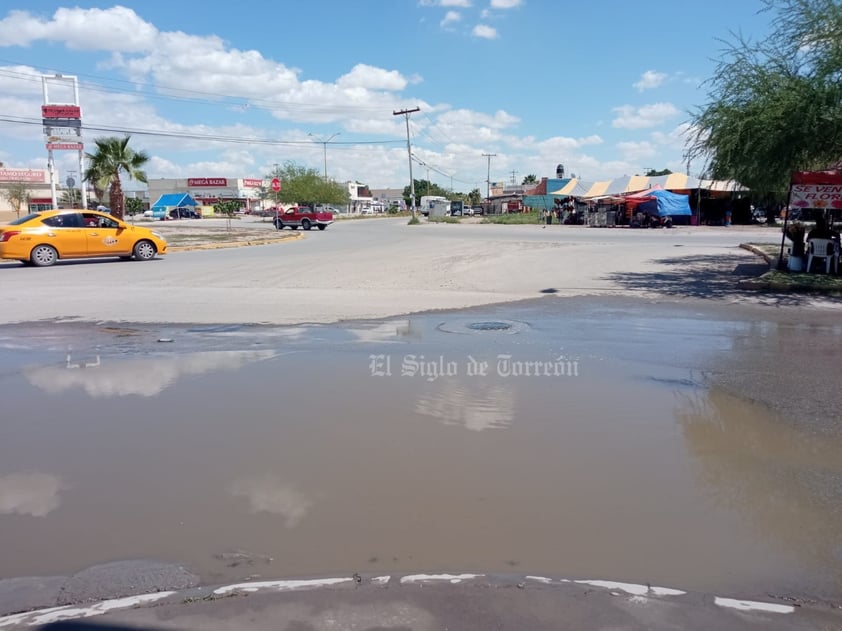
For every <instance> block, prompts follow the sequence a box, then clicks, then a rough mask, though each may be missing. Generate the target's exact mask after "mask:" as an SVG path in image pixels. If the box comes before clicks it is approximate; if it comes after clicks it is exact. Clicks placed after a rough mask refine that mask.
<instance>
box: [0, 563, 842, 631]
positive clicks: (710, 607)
mask: <svg viewBox="0 0 842 631" xmlns="http://www.w3.org/2000/svg"><path fill="white" fill-rule="evenodd" d="M434 587H438V588H448V589H447V591H445V592H441V591H439V592H438V593H439V594H442V595H445V596H446V595H447V593H448V592H450V593H452V594H453V595H458V594H459V592H453V591H452V590H455V589H462V590H464V589H466V588H467V589H475V590H477V591H476V594H477V595H478V596H477V597H480V598H481V597H482V596H483V594H485V595H486V596H485V597H486V598H493V595H492V596H491V597H489V596H488V595H487V594H489V593H490V592H489V590H490V589H492V588H496V589H495V590H494V591H495V593H496V594H497V595H498V596H501V595H502V594H504V593H506V592H509V593H511V592H512V591H514V592H515V593H518V592H524V591H526V592H531V593H533V594H535V595H536V597H543V598H548V599H549V600H552V601H556V600H559V599H564V598H567V599H568V600H567V602H568V603H569V604H570V605H573V604H576V603H578V606H580V607H589V606H590V607H593V606H597V609H605V608H606V606H609V607H610V606H611V605H610V602H609V601H612V600H613V601H614V602H615V603H617V604H620V605H621V606H632V607H634V608H638V609H640V608H641V607H643V606H644V605H649V606H650V607H656V606H659V607H666V608H669V609H673V610H674V611H677V612H679V613H680V615H681V616H682V617H683V618H686V620H685V621H686V622H690V621H692V620H693V619H701V620H703V621H706V624H705V625H690V627H692V628H717V627H718V628H726V627H729V625H730V624H733V623H735V622H738V621H740V620H742V621H743V622H745V621H753V622H755V623H758V624H760V625H761V626H763V627H764V628H775V629H778V628H786V629H790V628H793V629H795V628H797V629H801V628H815V625H816V624H817V623H818V624H819V625H821V624H828V625H835V624H836V623H837V622H838V621H839V618H838V615H839V614H838V611H836V608H835V606H834V605H833V604H831V603H818V602H811V601H806V602H802V601H800V600H799V599H795V598H783V597H768V598H766V599H764V600H743V599H739V598H730V597H723V596H720V595H716V594H705V593H688V592H686V591H684V590H680V589H672V588H666V587H654V586H651V585H649V584H634V583H622V582H616V581H605V580H592V579H588V580H581V579H580V580H577V579H568V578H550V577H544V576H533V575H526V576H524V575H495V574H468V573H464V574H415V575H403V576H401V575H397V576H393V575H390V574H387V575H383V576H375V575H372V576H361V575H359V574H353V575H351V576H340V577H330V578H315V579H313V578H306V579H293V580H290V579H286V580H273V581H247V582H242V583H234V584H229V585H217V586H202V587H195V588H190V589H184V590H170V591H160V592H154V593H147V594H142V595H135V596H123V597H119V598H113V599H111V600H101V601H96V602H87V603H80V604H77V605H65V606H59V607H48V608H45V609H37V610H34V611H27V612H23V613H18V614H12V615H6V616H0V628H3V629H10V630H11V629H20V628H27V627H33V626H40V625H43V624H49V623H53V622H58V621H62V620H74V619H80V618H89V617H94V616H101V615H103V614H110V615H108V616H107V618H108V619H109V620H110V621H114V620H116V621H126V620H128V621H131V618H132V616H135V615H138V614H141V611H140V610H143V609H146V610H147V611H149V609H150V608H153V609H160V608H162V607H166V608H169V609H170V613H169V614H168V616H169V617H170V618H178V617H179V616H187V617H190V616H194V615H196V614H197V613H198V612H197V611H196V610H195V606H197V605H201V604H209V603H214V602H217V604H219V601H220V600H221V599H223V600H227V599H229V598H230V597H236V596H240V597H242V596H249V595H251V596H258V595H260V594H264V595H266V596H270V597H271V596H272V595H274V596H276V597H277V596H282V595H284V594H287V595H290V596H294V594H296V593H299V594H300V593H301V592H308V591H321V592H322V593H327V594H334V595H335V597H339V595H340V594H342V593H343V592H348V591H352V592H353V591H359V590H362V592H363V593H366V592H368V593H369V594H375V595H376V594H377V593H378V592H380V593H381V594H385V593H386V592H385V591H383V590H389V591H391V598H393V599H394V600H396V601H403V600H404V599H405V598H406V597H410V596H411V595H412V594H413V593H414V594H418V593H419V591H418V590H421V591H422V592H423V591H426V590H429V589H431V588H434ZM535 590H538V591H537V592H535ZM461 593H462V594H463V595H464V594H465V592H464V591H463V592H461ZM583 597H588V600H589V601H593V599H594V598H595V597H597V598H599V602H598V603H593V604H591V605H589V604H588V603H587V602H585V601H582V600H571V598H572V599H581V598H583ZM329 598H330V597H329ZM606 599H607V600H606ZM326 602H330V601H329V600H328V601H326ZM489 602H490V601H489ZM222 604H223V605H225V603H222ZM523 604H528V605H530V606H531V605H532V604H534V602H532V601H531V600H527V601H525V603H523ZM676 606H677V607H678V608H679V609H677V610H676V609H675V607H676ZM528 611H531V609H528ZM681 612H683V613H681ZM153 613H154V612H153ZM568 613H570V614H571V615H572V613H573V612H572V611H570V612H568ZM644 613H645V612H644ZM650 613H651V612H650ZM786 614H791V615H792V614H794V616H793V617H792V618H790V617H789V616H787V615H786ZM141 615H142V614H141ZM249 615H253V614H251V613H250V614H249ZM735 616H736V617H735ZM773 618H774V619H775V620H774V622H773V620H772V619H773ZM171 621H172V620H171ZM556 622H557V620H556ZM717 622H718V623H720V624H716V623H717ZM777 622H780V623H782V624H781V625H780V626H779V625H778V624H776V623H777ZM681 627H682V628H687V627H686V626H685V625H681ZM187 628H189V626H188V627H187ZM226 628H230V627H226ZM261 628H262V627H261ZM407 628H413V629H415V628H416V627H414V626H408V627H407ZM424 628H427V627H424ZM541 628H544V627H541ZM553 628H556V627H555V626H553ZM633 628H644V627H638V626H635V627H633ZM646 628H648V625H646ZM827 628H830V626H828V627H827Z"/></svg>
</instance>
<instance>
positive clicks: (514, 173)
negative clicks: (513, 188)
mask: <svg viewBox="0 0 842 631" xmlns="http://www.w3.org/2000/svg"><path fill="white" fill-rule="evenodd" d="M516 175H517V171H515V170H514V169H512V184H517V180H516V179H515V176H516Z"/></svg>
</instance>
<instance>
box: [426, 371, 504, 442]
mask: <svg viewBox="0 0 842 631" xmlns="http://www.w3.org/2000/svg"><path fill="white" fill-rule="evenodd" d="M415 412H416V413H418V414H423V415H424V416H431V417H433V418H435V419H436V420H438V421H441V422H442V423H444V424H445V425H460V426H462V427H464V428H465V429H469V430H471V431H474V432H481V431H483V430H486V429H501V428H505V427H508V426H509V425H511V423H512V419H513V418H514V415H515V392H514V389H513V387H512V386H510V385H508V384H493V383H492V384H489V383H487V382H484V381H473V382H464V381H461V382H460V381H443V382H440V383H439V384H437V385H436V386H434V387H432V388H431V389H430V391H429V392H427V393H425V394H422V395H421V396H420V397H419V398H418V399H417V400H416V402H415Z"/></svg>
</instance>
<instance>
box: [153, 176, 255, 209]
mask: <svg viewBox="0 0 842 631" xmlns="http://www.w3.org/2000/svg"><path fill="white" fill-rule="evenodd" d="M263 186H264V181H263V179H262V178H255V177H241V178H237V177H187V178H158V179H150V180H149V182H148V187H149V194H148V199H149V203H150V204H154V203H155V202H156V201H157V200H158V198H160V197H161V195H169V194H172V193H187V194H189V195H190V196H191V197H192V198H193V199H195V200H196V201H197V202H198V203H199V204H201V205H202V206H213V205H214V204H217V203H219V202H224V201H239V202H240V204H241V206H242V208H243V210H246V211H252V210H256V209H259V208H262V207H263V200H262V198H261V193H262V191H263ZM267 203H269V202H268V200H267ZM269 205H271V203H269Z"/></svg>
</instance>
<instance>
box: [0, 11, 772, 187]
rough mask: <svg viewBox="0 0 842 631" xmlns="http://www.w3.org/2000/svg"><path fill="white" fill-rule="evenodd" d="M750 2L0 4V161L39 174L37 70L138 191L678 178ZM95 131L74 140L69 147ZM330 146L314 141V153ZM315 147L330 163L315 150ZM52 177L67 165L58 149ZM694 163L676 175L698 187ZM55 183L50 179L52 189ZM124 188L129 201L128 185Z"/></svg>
mask: <svg viewBox="0 0 842 631" xmlns="http://www.w3.org/2000/svg"><path fill="white" fill-rule="evenodd" d="M760 8H761V2H760V0H728V1H726V0H708V1H707V2H705V3H679V2H675V0H670V1H667V0H638V2H625V1H623V0H591V1H590V2H569V1H567V0H358V1H355V2H349V1H346V0H309V1H296V2H279V3H272V4H270V3H266V2H262V1H261V2H258V1H256V0H239V1H238V2H232V3H208V2H199V1H195V0H179V1H178V2H168V3H165V2H132V1H127V2H123V3H122V4H108V3H91V2H76V3H72V4H64V3H60V2H46V1H42V0H27V1H26V2H23V1H22V0H11V1H7V2H4V3H2V6H1V7H0V161H2V162H4V163H5V164H6V166H20V167H35V168H44V167H45V163H46V150H45V149H44V137H43V131H42V128H41V126H40V124H39V122H40V109H39V108H40V105H41V102H42V92H41V80H40V75H42V74H52V73H62V74H65V75H75V76H77V77H78V78H79V82H80V101H81V105H82V112H83V124H84V125H86V126H90V127H99V128H105V129H109V130H119V131H124V132H129V133H131V135H132V146H133V147H135V148H136V149H144V150H145V151H147V152H148V153H149V154H150V155H151V156H152V160H151V161H150V163H149V166H148V168H147V173H148V176H149V177H150V178H160V177H262V176H264V175H265V174H266V173H267V172H268V171H269V170H271V169H272V166H273V164H276V163H284V162H287V161H293V162H296V163H298V164H302V165H305V166H308V167H312V168H315V169H318V170H319V171H320V172H321V171H323V169H324V166H325V165H324V162H325V153H326V154H327V170H328V174H329V176H330V177H332V178H335V179H337V180H340V181H344V180H356V181H359V182H363V183H366V184H368V185H369V186H370V187H372V188H387V187H396V188H397V187H403V186H405V185H406V184H408V181H409V164H408V158H407V151H406V127H405V120H404V117H403V116H395V115H393V112H394V111H396V110H401V109H409V108H414V107H419V108H420V111H419V112H417V113H414V114H412V115H411V117H410V130H411V136H412V152H413V156H414V163H413V175H414V176H415V177H416V179H427V178H428V176H429V179H430V180H432V181H433V182H436V183H438V184H440V185H442V186H445V187H448V188H449V187H450V186H451V185H452V187H453V189H455V190H456V191H463V192H467V191H469V190H471V189H473V188H479V189H480V190H481V191H482V192H485V188H486V183H485V182H486V178H487V175H488V174H489V160H488V158H487V157H484V155H483V154H495V155H494V157H492V158H491V159H490V179H491V180H492V181H495V182H496V181H512V180H515V181H517V182H518V183H520V182H521V181H522V179H523V177H525V176H526V175H528V174H533V175H536V176H538V177H539V178H540V177H542V176H548V177H554V176H555V169H556V165H557V164H559V163H561V164H564V165H565V169H566V172H567V174H570V173H574V174H576V175H578V176H580V177H582V178H583V179H585V180H591V181H592V180H600V179H608V178H611V177H620V176H623V175H633V174H635V173H642V172H643V171H644V170H645V169H646V168H649V167H652V168H657V169H661V168H670V169H672V170H673V171H685V170H686V169H687V164H686V163H685V162H684V158H683V154H684V137H685V135H686V134H687V131H688V125H687V120H688V111H689V110H691V109H692V108H694V107H695V106H697V105H700V104H702V103H704V101H705V98H706V97H705V94H706V90H705V86H704V85H703V82H704V81H705V80H706V79H708V78H709V77H710V76H711V73H712V72H713V69H714V59H715V58H716V57H718V56H719V54H720V52H721V50H722V48H723V43H722V41H721V40H722V39H723V38H728V37H729V33H730V32H732V31H741V32H742V33H743V34H746V35H748V36H752V37H762V36H763V35H764V34H765V33H767V32H768V22H769V16H768V14H758V10H759V9H760ZM101 135H113V134H106V133H105V132H102V131H89V132H86V134H85V140H86V141H88V142H90V141H91V140H93V139H94V138H96V137H98V136H101ZM328 140H329V142H327V144H322V143H323V142H324V141H328ZM325 149H326V152H325ZM57 161H58V165H59V168H60V170H61V171H62V173H63V174H64V173H66V172H68V171H70V170H78V167H77V166H76V165H75V164H74V161H75V160H74V154H73V153H72V152H57ZM702 168H703V165H701V164H691V165H690V172H691V174H693V175H698V174H700V171H701V170H702ZM61 179H63V176H62V178H61ZM128 188H129V189H132V188H135V186H134V185H132V184H131V183H130V184H129V185H128Z"/></svg>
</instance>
